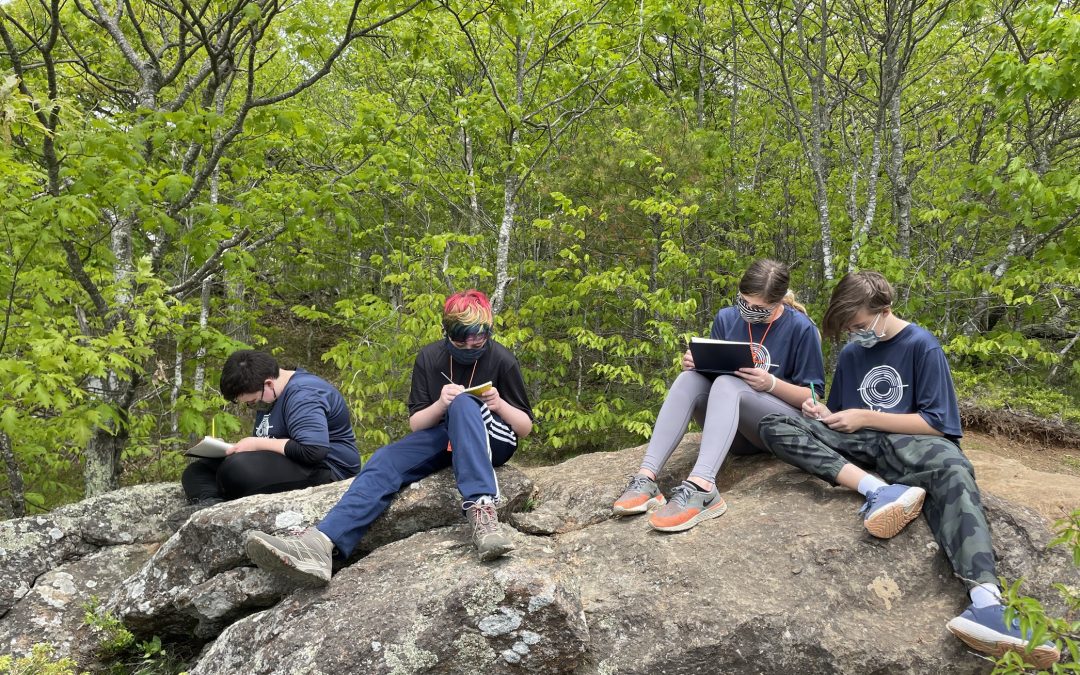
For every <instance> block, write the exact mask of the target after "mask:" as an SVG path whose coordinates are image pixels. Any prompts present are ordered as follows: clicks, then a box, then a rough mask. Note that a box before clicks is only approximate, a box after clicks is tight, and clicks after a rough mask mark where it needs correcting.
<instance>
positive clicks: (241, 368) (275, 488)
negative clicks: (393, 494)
mask: <svg viewBox="0 0 1080 675" xmlns="http://www.w3.org/2000/svg"><path fill="white" fill-rule="evenodd" d="M220 386H221V395H222V396H223V397H224V398H225V399H226V400H228V401H233V402H236V403H243V404H245V405H248V406H252V407H254V408H255V409H256V412H255V425H254V431H253V432H252V435H251V436H248V437H247V438H242V439H240V440H239V441H237V442H236V443H235V444H234V445H232V446H231V447H230V448H229V449H228V450H226V455H225V457H224V458H222V459H205V458H204V459H197V460H195V461H194V462H192V463H191V464H189V465H188V466H187V468H186V469H185V470H184V473H183V475H182V476H181V484H182V485H183V487H184V492H185V494H187V496H188V501H189V502H190V503H191V505H192V506H191V507H189V508H188V509H187V511H191V510H192V509H197V508H199V507H203V506H209V505H210V504H214V503H217V502H221V501H224V500H227V499H239V498H240V497H247V496H248V495H254V494H267V493H272V492H285V491H287V490H298V489H300V488H305V487H311V486H314V485H322V484H324V483H329V482H331V481H335V480H343V479H345V478H351V477H353V476H355V475H356V472H357V471H359V470H360V453H359V452H357V450H356V437H355V436H354V435H353V429H352V421H351V419H350V416H349V407H348V406H347V405H346V404H345V399H344V398H343V397H342V396H341V392H339V391H338V390H337V389H336V388H335V387H334V386H333V385H332V384H330V383H329V382H327V381H326V380H324V379H322V378H321V377H318V376H316V375H313V374H311V373H309V372H308V371H306V370H304V369H302V368H298V369H297V370H284V369H282V368H280V367H279V366H278V362H277V360H275V359H274V357H273V356H271V355H269V354H267V353H265V352H260V351H255V350H251V349H243V350H240V351H236V352H233V354H232V355H230V356H229V358H228V359H226V360H225V365H224V367H223V368H222V369H221V385H220ZM185 513H186V515H190V514H189V513H187V512H185ZM186 515H184V517H185V518H186ZM181 522H182V521H181Z"/></svg>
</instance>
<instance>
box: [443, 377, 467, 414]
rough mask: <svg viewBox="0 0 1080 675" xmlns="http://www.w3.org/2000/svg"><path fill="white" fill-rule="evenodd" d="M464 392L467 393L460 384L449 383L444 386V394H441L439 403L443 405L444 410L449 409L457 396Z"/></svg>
mask: <svg viewBox="0 0 1080 675" xmlns="http://www.w3.org/2000/svg"><path fill="white" fill-rule="evenodd" d="M463 391H465V387H463V386H461V385H460V384H453V383H450V382H447V383H446V384H444V385H443V388H442V392H441V393H440V394H439V403H442V405H443V407H444V408H449V407H450V404H451V403H453V402H454V399H455V398H457V395H458V394H460V393H461V392H463Z"/></svg>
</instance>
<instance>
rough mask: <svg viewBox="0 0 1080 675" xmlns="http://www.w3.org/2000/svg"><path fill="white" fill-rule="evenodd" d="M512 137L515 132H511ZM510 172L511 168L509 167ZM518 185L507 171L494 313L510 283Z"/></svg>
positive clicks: (492, 301) (497, 254) (492, 303)
mask: <svg viewBox="0 0 1080 675" xmlns="http://www.w3.org/2000/svg"><path fill="white" fill-rule="evenodd" d="M511 136H512V137H516V136H517V132H516V131H514V132H512V133H511ZM509 170H510V171H511V172H512V171H513V168H512V167H511V168H510V169H509ZM519 187H520V186H519V185H518V182H517V176H516V175H514V174H513V173H508V174H507V176H506V180H505V181H504V182H503V216H502V222H501V223H500V224H499V242H498V249H497V252H496V257H495V295H494V296H493V297H492V299H491V309H492V311H494V312H495V313H496V314H498V313H499V312H501V311H502V308H503V302H504V301H505V298H506V287H507V286H508V285H509V284H510V281H511V279H510V269H509V266H510V235H511V234H512V233H513V230H514V213H515V212H516V211H517V191H518V188H519Z"/></svg>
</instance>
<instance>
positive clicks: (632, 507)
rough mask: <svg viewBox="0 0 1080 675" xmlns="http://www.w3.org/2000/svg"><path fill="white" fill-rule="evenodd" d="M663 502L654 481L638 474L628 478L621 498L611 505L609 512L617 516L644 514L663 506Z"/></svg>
mask: <svg viewBox="0 0 1080 675" xmlns="http://www.w3.org/2000/svg"><path fill="white" fill-rule="evenodd" d="M665 501H666V500H665V499H664V495H662V494H660V488H659V487H658V486H657V485H656V481H654V480H652V479H651V478H649V477H648V476H645V475H642V474H640V473H639V474H635V475H633V476H631V477H630V482H629V483H627V484H626V489H625V490H624V491H623V493H622V496H621V497H619V498H618V499H616V500H615V503H614V504H612V505H611V512H612V513H614V514H615V515H617V516H629V515H631V514H634V513H645V512H646V511H649V510H650V509H655V508H656V507H658V506H663V505H664V502H665Z"/></svg>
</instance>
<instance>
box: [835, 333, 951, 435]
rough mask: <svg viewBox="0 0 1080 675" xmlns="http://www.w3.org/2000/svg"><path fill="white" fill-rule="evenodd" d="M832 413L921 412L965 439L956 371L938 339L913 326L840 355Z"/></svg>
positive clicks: (931, 422)
mask: <svg viewBox="0 0 1080 675" xmlns="http://www.w3.org/2000/svg"><path fill="white" fill-rule="evenodd" d="M828 406H829V410H832V411H834V412H836V411H840V410H847V409H849V408H863V409H867V410H877V411H879V412H887V413H898V414H908V413H918V414H919V415H920V416H921V417H922V418H923V419H924V420H926V423H927V424H929V425H930V426H932V427H933V428H935V429H937V430H938V431H940V432H941V433H942V434H943V435H944V436H945V437H946V438H949V439H952V440H956V439H958V438H960V437H961V436H963V431H961V429H960V408H959V406H958V405H957V403H956V391H955V390H954V389H953V381H952V373H951V372H950V371H949V362H948V361H947V360H946V359H945V352H943V351H942V350H941V345H940V344H939V343H938V341H937V338H935V337H934V336H933V335H931V334H930V332H929V331H927V330H926V329H925V328H921V327H919V326H916V325H915V324H913V323H912V324H908V325H907V326H905V327H904V329H903V330H901V331H900V332H899V333H897V334H896V335H895V336H893V338H892V339H890V340H884V341H881V342H878V343H877V344H876V345H874V346H873V347H869V348H868V347H860V346H859V345H856V344H849V345H847V346H845V347H844V349H843V350H841V352H840V361H839V363H837V365H836V375H834V376H833V381H832V389H831V390H830V391H829V402H828Z"/></svg>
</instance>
